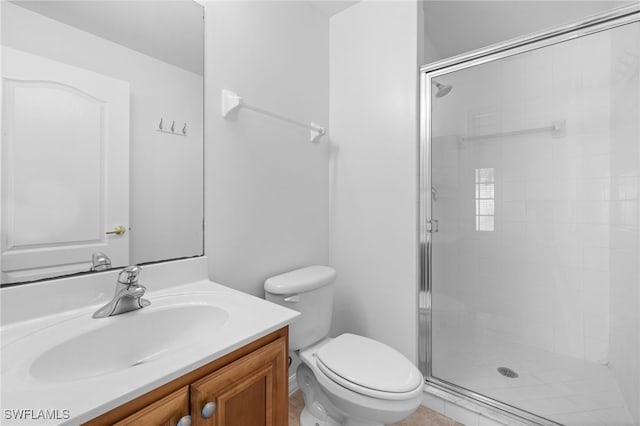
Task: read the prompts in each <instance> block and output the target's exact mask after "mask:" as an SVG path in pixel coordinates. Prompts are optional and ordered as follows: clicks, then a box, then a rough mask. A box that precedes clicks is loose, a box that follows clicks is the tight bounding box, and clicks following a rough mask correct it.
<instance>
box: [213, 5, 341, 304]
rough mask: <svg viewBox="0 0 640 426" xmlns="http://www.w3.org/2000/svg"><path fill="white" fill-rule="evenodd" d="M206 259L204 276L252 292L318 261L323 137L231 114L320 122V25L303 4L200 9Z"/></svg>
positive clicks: (323, 225) (324, 30)
mask: <svg viewBox="0 0 640 426" xmlns="http://www.w3.org/2000/svg"><path fill="white" fill-rule="evenodd" d="M205 8H206V31H205V32H206V42H205V46H206V55H207V57H206V64H207V66H206V79H207V85H206V100H207V107H206V110H207V120H206V126H207V133H206V134H207V140H206V148H205V160H206V165H207V171H206V186H205V187H206V196H205V198H206V238H205V239H206V253H207V255H208V257H209V272H210V277H211V278H212V279H213V280H215V281H218V282H220V283H223V284H225V285H228V286H230V287H233V288H236V289H238V290H242V291H245V292H247V293H251V294H254V295H257V296H262V295H263V294H264V291H263V283H264V280H265V279H266V278H268V277H270V276H273V275H275V274H279V273H282V272H285V271H288V270H291V269H295V268H299V267H302V266H306V265H311V264H327V262H328V220H329V213H328V211H329V207H328V199H329V196H328V191H329V175H328V157H329V150H328V149H329V148H328V142H327V137H324V138H323V139H322V141H321V142H320V143H319V144H317V145H316V144H312V143H310V142H309V131H308V130H305V129H301V128H298V127H295V126H292V125H291V124H288V123H286V122H282V121H279V120H276V119H274V118H272V117H267V116H264V115H261V114H258V113H256V112H254V111H249V110H240V111H238V114H236V115H235V117H233V118H231V119H228V120H225V119H223V118H222V117H221V116H220V91H221V90H222V89H229V90H233V91H235V92H236V93H238V94H239V95H240V96H242V97H243V98H244V100H245V101H246V102H247V103H248V104H251V105H253V106H256V107H259V108H262V109H265V110H268V111H270V112H272V113H275V114H280V115H282V116H285V117H288V118H291V119H294V120H298V121H303V122H310V121H314V122H316V123H318V124H320V125H323V126H328V125H329V119H328V118H329V115H328V107H329V104H328V102H329V99H328V93H329V64H328V58H329V51H328V49H329V33H328V31H329V26H328V20H327V18H326V17H324V16H322V14H321V13H320V12H319V11H318V10H317V9H315V8H313V7H312V6H311V5H310V4H308V3H306V2H302V1H300V2H297V1H293V2H269V1H266V2H262V1H258V2H232V1H229V2H223V1H220V2H219V1H215V2H209V3H206V6H205Z"/></svg>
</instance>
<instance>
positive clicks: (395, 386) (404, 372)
mask: <svg viewBox="0 0 640 426" xmlns="http://www.w3.org/2000/svg"><path fill="white" fill-rule="evenodd" d="M315 355H316V357H315V359H316V366H317V367H318V369H319V370H320V371H321V372H322V373H323V374H324V375H325V376H326V377H327V378H329V379H330V380H331V381H333V382H335V383H336V384H338V385H340V386H342V387H345V388H347V389H349V390H351V391H353V392H356V393H359V394H362V395H366V396H370V397H373V398H379V399H388V400H403V399H407V398H411V397H412V395H413V394H415V392H416V390H417V389H421V388H422V374H420V372H419V371H418V369H417V368H416V367H415V366H414V365H413V364H412V363H411V362H410V361H409V360H408V359H407V358H405V357H404V355H402V354H401V353H400V352H398V351H396V350H395V349H393V348H391V347H389V346H387V345H385V344H383V343H380V342H378V341H376V340H373V339H369V338H366V337H363V336H358V335H355V334H349V333H346V334H343V335H341V336H338V337H336V338H335V339H333V340H331V341H329V342H326V344H324V345H322V347H320V348H319V349H318V351H317V352H316V354H315Z"/></svg>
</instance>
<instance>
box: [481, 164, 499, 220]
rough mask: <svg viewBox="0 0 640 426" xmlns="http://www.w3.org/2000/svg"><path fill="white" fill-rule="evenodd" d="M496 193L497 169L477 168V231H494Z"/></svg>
mask: <svg viewBox="0 0 640 426" xmlns="http://www.w3.org/2000/svg"><path fill="white" fill-rule="evenodd" d="M495 194H496V174H495V169H494V168H486V169H476V231H490V232H493V231H494V229H495V211H496V195H495Z"/></svg>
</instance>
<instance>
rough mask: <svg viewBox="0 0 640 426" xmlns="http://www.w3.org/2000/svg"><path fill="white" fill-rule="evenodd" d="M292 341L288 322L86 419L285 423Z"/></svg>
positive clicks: (121, 425)
mask: <svg viewBox="0 0 640 426" xmlns="http://www.w3.org/2000/svg"><path fill="white" fill-rule="evenodd" d="M287 341H288V328H287V327H284V328H282V329H280V330H278V331H276V332H274V333H271V334H269V335H267V336H265V337H263V338H261V339H258V340H256V341H254V342H252V343H250V344H248V345H246V346H243V347H242V348H240V349H238V350H236V351H234V352H232V353H230V354H228V355H226V356H224V357H222V358H220V359H217V360H215V361H213V362H211V363H209V364H207V365H205V366H203V367H200V368H198V369H196V370H194V371H192V372H190V373H188V374H186V375H184V376H182V377H179V378H178V379H176V380H173V381H172V382H170V383H167V384H165V385H163V386H161V387H160V388H158V389H155V390H153V391H151V392H149V393H147V394H145V395H142V396H140V397H138V398H136V399H134V400H133V401H130V402H128V403H126V404H124V405H122V406H120V407H118V408H115V409H114V410H111V411H109V412H107V413H105V414H103V415H101V416H99V417H97V418H95V419H93V420H91V421H89V422H87V423H86V425H89V426H97V425H117V426H129V425H145V426H146V425H149V426H153V425H162V426H165V425H166V426H175V425H176V424H177V423H178V421H179V420H180V419H181V418H182V417H183V416H185V415H187V414H190V415H191V420H192V425H194V426H197V425H207V426H286V425H287V421H288V413H287V411H288V392H287V390H288V389H287V387H288V380H287V355H288V346H287ZM207 404H208V405H207ZM205 406H206V408H207V409H206V410H205V412H204V413H203V408H205Z"/></svg>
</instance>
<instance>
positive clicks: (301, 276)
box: [264, 265, 336, 351]
mask: <svg viewBox="0 0 640 426" xmlns="http://www.w3.org/2000/svg"><path fill="white" fill-rule="evenodd" d="M335 279H336V271H335V269H333V268H330V267H328V266H319V265H315V266H308V267H306V268H301V269H296V270H294V271H291V272H287V273H284V274H280V275H276V276H274V277H271V278H268V279H267V280H266V281H265V282H264V291H265V298H266V299H267V300H269V301H271V302H274V303H277V304H278V305H282V306H285V307H287V308H289V309H293V310H295V311H298V312H300V314H301V315H300V316H299V317H298V318H297V319H296V320H294V322H293V323H292V324H291V325H290V326H289V350H292V351H294V350H298V349H302V348H306V347H307V346H310V345H312V344H313V343H316V342H319V341H320V340H322V339H324V338H325V337H327V336H328V335H329V329H330V328H331V315H332V313H333V282H334V281H335Z"/></svg>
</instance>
